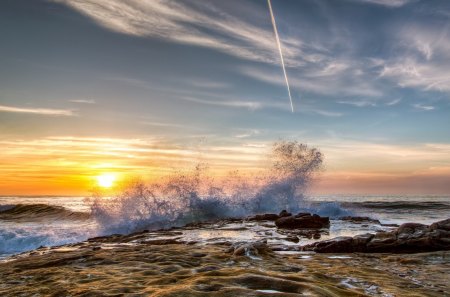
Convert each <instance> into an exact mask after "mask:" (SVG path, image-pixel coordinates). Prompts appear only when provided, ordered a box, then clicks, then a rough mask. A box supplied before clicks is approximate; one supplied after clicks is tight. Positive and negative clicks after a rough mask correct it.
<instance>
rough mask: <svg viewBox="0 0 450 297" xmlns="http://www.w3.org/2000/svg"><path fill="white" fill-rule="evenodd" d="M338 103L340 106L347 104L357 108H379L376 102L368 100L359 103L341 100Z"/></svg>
mask: <svg viewBox="0 0 450 297" xmlns="http://www.w3.org/2000/svg"><path fill="white" fill-rule="evenodd" d="M337 103H339V104H347V105H353V106H356V107H367V106H372V107H374V106H377V105H376V104H375V103H374V102H371V101H367V100H359V101H346V100H341V101H338V102H337Z"/></svg>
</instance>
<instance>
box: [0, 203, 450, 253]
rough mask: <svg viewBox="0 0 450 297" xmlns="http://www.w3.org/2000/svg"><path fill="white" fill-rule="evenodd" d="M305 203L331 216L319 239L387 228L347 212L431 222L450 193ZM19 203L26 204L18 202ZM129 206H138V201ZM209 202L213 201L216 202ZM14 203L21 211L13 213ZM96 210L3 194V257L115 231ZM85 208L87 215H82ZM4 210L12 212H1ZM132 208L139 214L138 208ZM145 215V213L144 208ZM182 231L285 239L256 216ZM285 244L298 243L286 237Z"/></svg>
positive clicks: (189, 236) (204, 236) (446, 208)
mask: <svg viewBox="0 0 450 297" xmlns="http://www.w3.org/2000/svg"><path fill="white" fill-rule="evenodd" d="M104 199H107V198H104ZM302 204H303V206H302V210H305V211H310V212H314V213H318V214H320V215H323V216H330V217H331V218H332V222H331V227H330V231H329V233H328V234H327V235H325V236H322V238H321V239H320V240H323V239H329V238H333V237H337V236H354V235H357V234H363V233H367V232H369V233H374V232H376V231H380V230H385V229H386V228H385V227H383V226H381V225H379V224H375V223H366V222H364V223H362V224H353V223H350V222H347V221H342V220H335V219H337V218H339V217H342V216H345V215H354V216H369V217H371V218H373V219H378V220H380V221H381V222H382V223H395V224H401V223H404V222H411V221H412V222H417V223H423V224H430V223H432V222H435V221H439V220H443V219H447V218H448V217H450V197H449V196H429V195H427V196H400V195H397V196H382V195H366V196H361V195H359V196H358V195H325V196H310V197H305V198H304V199H303V201H302ZM17 205H21V206H22V207H20V208H17ZM43 206H48V208H45V207H43ZM127 206H128V207H132V208H133V207H136V205H127ZM210 206H211V207H214V204H212V205H210ZM14 207H16V210H17V211H15V212H12V213H11V210H12V209H14ZM92 210H93V205H92V200H87V199H85V198H84V197H54V196H48V197H44V196H39V197H12V196H8V197H0V257H3V258H4V257H7V256H9V255H12V254H17V253H21V252H25V251H30V250H33V249H36V248H38V247H40V246H57V245H63V244H68V243H75V242H80V241H84V240H86V239H88V238H90V237H95V236H99V235H108V233H109V234H110V233H116V232H115V231H117V230H115V229H108V228H105V226H103V225H102V224H104V223H103V222H104V221H102V219H100V220H99V219H98V218H97V217H95V215H93V214H92V213H91V212H92ZM94 210H95V209H94ZM8 211H9V212H10V213H9V214H8ZM83 213H84V214H87V215H85V216H83V215H81V216H80V215H79V214H83ZM123 213H125V214H127V212H123V211H122V212H119V214H123ZM2 214H7V215H3V216H2ZM88 214H89V215H88ZM132 214H133V216H134V215H135V212H132ZM143 215H144V216H145V213H144V214H143ZM132 219H133V217H131V216H130V217H129V218H126V219H125V220H124V222H126V221H127V220H132ZM139 219H140V221H139V222H141V223H140V224H139V225H136V224H133V225H132V226H131V227H130V226H128V228H126V229H122V230H123V232H121V233H128V232H132V231H138V230H137V229H136V230H133V227H139V229H143V228H145V227H146V226H145V222H148V221H146V220H142V218H139ZM199 220H201V219H199ZM162 222H163V224H168V223H167V222H171V221H162ZM152 226H154V225H151V224H150V225H149V226H148V227H149V229H152ZM157 226H158V228H157V227H153V229H159V227H161V225H157ZM163 227H164V226H163ZM165 227H171V226H170V225H168V226H165ZM183 236H184V237H185V239H186V240H187V241H189V240H195V241H204V242H205V243H207V242H211V241H215V240H217V241H220V240H222V241H223V240H227V241H236V240H237V241H239V240H242V239H243V238H244V239H254V240H259V239H263V238H264V237H266V238H269V240H271V241H277V240H279V241H280V242H281V241H282V238H283V236H282V235H280V234H278V233H277V232H276V229H275V228H270V225H269V226H264V225H261V224H255V223H252V222H243V223H233V224H229V225H227V226H219V225H218V226H214V225H212V226H210V227H209V228H199V229H191V230H189V231H185V232H184V234H183ZM310 241H311V240H309V241H308V240H303V241H301V242H300V243H298V244H306V243H309V242H310ZM283 244H293V243H289V242H283Z"/></svg>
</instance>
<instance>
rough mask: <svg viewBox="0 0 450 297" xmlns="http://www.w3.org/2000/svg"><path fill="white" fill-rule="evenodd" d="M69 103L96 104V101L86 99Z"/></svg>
mask: <svg viewBox="0 0 450 297" xmlns="http://www.w3.org/2000/svg"><path fill="white" fill-rule="evenodd" d="M69 102H72V103H80V104H95V103H96V102H95V100H86V99H74V100H69Z"/></svg>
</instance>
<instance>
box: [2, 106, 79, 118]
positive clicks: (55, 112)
mask: <svg viewBox="0 0 450 297" xmlns="http://www.w3.org/2000/svg"><path fill="white" fill-rule="evenodd" d="M0 112H13V113H30V114H39V115H50V116H75V115H76V114H75V113H74V112H73V111H72V110H68V109H51V108H27V107H16V106H6V105H0Z"/></svg>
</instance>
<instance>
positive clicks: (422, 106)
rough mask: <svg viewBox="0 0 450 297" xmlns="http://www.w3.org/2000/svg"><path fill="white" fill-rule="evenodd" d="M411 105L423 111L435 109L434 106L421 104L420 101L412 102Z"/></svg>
mask: <svg viewBox="0 0 450 297" xmlns="http://www.w3.org/2000/svg"><path fill="white" fill-rule="evenodd" d="M413 107H414V108H415V109H419V110H424V111H430V110H434V109H435V107H434V106H431V105H423V104H420V103H417V104H413Z"/></svg>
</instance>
